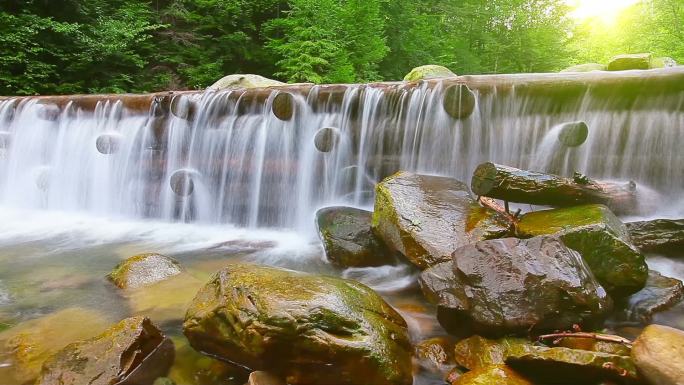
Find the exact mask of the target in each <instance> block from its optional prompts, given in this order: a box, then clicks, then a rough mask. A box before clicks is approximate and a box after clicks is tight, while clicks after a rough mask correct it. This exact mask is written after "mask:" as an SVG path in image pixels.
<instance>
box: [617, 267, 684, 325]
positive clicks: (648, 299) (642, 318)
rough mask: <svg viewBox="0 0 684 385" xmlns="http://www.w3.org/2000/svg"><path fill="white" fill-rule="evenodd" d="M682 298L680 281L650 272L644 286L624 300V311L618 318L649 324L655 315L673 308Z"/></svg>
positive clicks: (683, 287)
mask: <svg viewBox="0 0 684 385" xmlns="http://www.w3.org/2000/svg"><path fill="white" fill-rule="evenodd" d="M683 298H684V284H682V281H680V280H678V279H675V278H670V277H666V276H664V275H662V274H660V273H658V272H657V271H653V270H650V271H649V272H648V280H647V281H646V286H645V287H644V288H643V289H641V290H639V291H638V292H636V293H634V294H632V295H631V296H629V297H627V298H626V304H625V309H624V310H623V312H622V314H621V315H620V316H619V318H621V319H623V320H627V321H632V322H639V323H649V322H650V321H651V320H652V319H653V315H654V314H655V313H657V312H660V311H664V310H667V309H669V308H671V307H673V306H675V305H676V304H678V303H679V302H681V301H682V299H683Z"/></svg>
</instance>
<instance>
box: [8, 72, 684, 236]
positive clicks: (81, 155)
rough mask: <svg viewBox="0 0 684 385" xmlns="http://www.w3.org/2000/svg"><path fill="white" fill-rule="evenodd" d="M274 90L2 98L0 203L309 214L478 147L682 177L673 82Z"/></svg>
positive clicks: (599, 169)
mask: <svg viewBox="0 0 684 385" xmlns="http://www.w3.org/2000/svg"><path fill="white" fill-rule="evenodd" d="M278 92H280V91H276V90H274V91H272V92H271V93H270V94H269V95H268V97H267V98H266V99H265V100H264V101H263V102H262V103H259V102H258V101H256V100H243V99H242V98H241V97H240V95H239V94H237V95H236V93H235V92H232V93H231V92H230V91H226V92H206V93H204V94H192V95H183V96H181V95H179V96H176V98H180V100H179V101H178V103H193V104H194V105H195V110H196V111H195V114H194V116H193V117H192V118H193V119H184V118H179V117H177V116H175V115H173V114H169V113H168V112H164V111H160V110H163V108H161V107H160V106H158V105H155V103H152V105H151V107H150V112H149V113H148V114H140V113H134V112H132V111H129V110H128V109H127V108H126V107H125V106H124V105H123V104H122V103H121V102H120V101H119V102H113V101H101V102H98V103H97V106H96V108H95V109H94V111H90V112H89V111H86V110H84V109H81V108H78V107H76V106H75V105H73V104H67V105H66V106H64V107H63V108H62V109H61V110H59V109H57V107H56V106H55V105H52V104H48V103H43V102H41V101H39V100H37V99H23V100H21V101H18V100H12V99H9V100H5V101H2V102H0V103H1V104H0V114H1V115H0V122H2V123H1V124H0V131H2V132H3V138H5V139H3V144H4V145H3V158H2V164H0V167H1V168H0V171H1V174H0V188H1V195H0V204H2V205H5V206H18V207H25V208H33V209H40V210H67V211H74V210H76V211H85V212H91V213H95V214H98V215H105V216H126V217H132V218H159V219H163V220H169V221H177V220H181V221H196V222H201V223H214V224H222V223H228V224H236V225H239V226H249V227H259V226H274V227H281V228H292V229H298V230H303V229H306V230H311V229H312V227H311V226H312V225H311V223H312V213H313V212H314V211H315V209H316V208H318V207H321V206H325V205H331V204H348V205H355V206H369V205H371V204H372V191H373V183H375V182H377V181H378V180H380V179H381V178H382V177H384V176H386V175H388V174H389V173H392V172H394V171H396V170H399V169H404V170H411V171H418V172H424V173H431V174H441V175H449V176H454V177H456V178H459V179H461V180H465V181H468V180H469V177H470V175H471V172H472V170H473V169H474V168H475V167H476V166H477V164H479V163H481V162H484V161H494V162H497V163H502V164H508V165H512V166H515V167H520V168H525V169H535V170H541V171H550V172H557V173H561V174H565V175H568V174H572V172H573V171H575V170H578V171H581V172H583V173H586V174H588V175H590V176H591V177H594V178H611V179H628V180H634V181H635V182H636V183H637V184H638V185H640V186H643V187H644V188H646V187H647V186H650V187H652V188H654V189H655V190H657V191H659V192H660V193H662V194H665V196H669V198H670V199H669V201H672V199H674V198H675V197H676V196H677V194H678V190H680V189H681V187H682V183H684V168H683V167H677V166H676V165H682V164H684V155H682V153H681V151H679V143H681V142H682V140H684V93H682V92H679V93H675V94H672V93H669V94H663V95H656V96H653V95H648V96H644V97H637V98H636V100H634V101H633V106H638V108H626V109H616V108H615V107H614V106H610V105H609V104H611V103H613V102H614V100H613V98H614V97H618V96H619V95H618V94H615V95H612V96H611V95H608V96H605V95H604V96H601V95H599V96H597V95H594V94H592V92H591V89H590V88H587V90H586V91H585V92H584V95H583V96H582V97H581V98H579V99H577V100H576V101H574V102H572V103H568V104H567V105H564V104H560V105H559V102H558V101H557V100H554V99H553V98H547V99H545V98H543V97H542V98H540V97H534V96H526V95H522V96H519V95H517V93H516V90H515V89H513V90H512V91H511V90H508V92H505V93H503V92H502V93H500V92H498V90H497V89H496V88H495V89H494V91H493V92H487V93H479V94H478V90H475V92H476V96H477V103H476V106H475V111H474V113H473V114H472V115H471V116H470V117H468V118H466V119H455V118H453V117H451V116H450V115H449V114H448V113H447V112H446V111H445V109H444V108H443V107H442V99H443V97H444V87H443V85H442V84H441V83H439V84H437V85H435V86H432V87H430V86H428V84H427V83H424V84H422V85H421V86H419V87H415V88H414V87H406V86H405V85H402V84H391V85H378V86H374V85H367V86H350V87H348V88H347V89H346V91H345V92H344V94H343V97H342V100H341V102H337V103H335V102H334V101H333V100H332V98H330V97H329V98H328V99H325V98H321V97H320V95H319V94H320V89H319V88H318V87H313V88H311V89H310V91H309V92H308V94H307V95H305V96H300V95H297V96H296V97H295V106H296V108H295V113H294V117H293V118H292V119H290V120H289V121H284V120H280V119H279V118H277V117H276V116H274V114H273V113H272V108H271V107H272V103H273V99H274V96H275V95H277V94H278ZM164 114H166V116H165V115H164ZM574 120H583V121H585V122H586V123H587V124H588V126H589V129H590V132H589V138H588V141H587V143H586V144H584V145H583V146H581V147H579V148H564V147H562V146H559V145H558V144H557V141H556V140H555V138H554V136H555V135H556V133H554V132H553V130H552V129H553V127H554V126H556V125H557V124H559V123H563V122H567V121H574ZM325 127H332V128H334V131H333V134H331V135H333V136H334V140H333V139H331V140H333V142H334V143H333V147H334V148H331V149H329V150H330V151H329V152H320V151H319V150H318V149H317V148H316V146H315V145H314V137H315V135H316V132H317V131H318V130H319V129H321V128H325ZM107 134H112V135H113V137H114V138H116V141H117V145H116V146H115V147H116V151H111V153H109V154H101V153H99V152H98V151H97V148H96V142H97V140H98V137H101V136H102V135H107ZM546 134H549V136H547V138H546V139H544V138H545V135H546ZM179 172H180V174H179ZM174 173H176V174H175V175H176V176H175V177H174ZM174 183H176V184H177V183H191V184H192V186H191V187H192V188H191V189H190V190H191V191H186V192H185V193H182V194H178V193H177V192H178V191H176V192H174V189H173V188H172V187H173V185H174ZM668 207H670V208H672V205H671V204H670V205H668ZM679 209H681V205H680V206H679Z"/></svg>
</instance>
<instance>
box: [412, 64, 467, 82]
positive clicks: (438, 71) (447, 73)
mask: <svg viewBox="0 0 684 385" xmlns="http://www.w3.org/2000/svg"><path fill="white" fill-rule="evenodd" d="M454 76H456V74H455V73H453V72H451V70H449V69H448V68H446V67H443V66H440V65H432V64H431V65H424V66H420V67H416V68H414V69H412V70H411V72H409V73H408V74H406V76H404V80H405V81H407V82H415V81H418V80H428V79H439V78H450V77H454Z"/></svg>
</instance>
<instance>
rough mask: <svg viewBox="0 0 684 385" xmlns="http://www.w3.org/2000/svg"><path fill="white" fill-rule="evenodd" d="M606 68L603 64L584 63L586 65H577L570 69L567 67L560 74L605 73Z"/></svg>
mask: <svg viewBox="0 0 684 385" xmlns="http://www.w3.org/2000/svg"><path fill="white" fill-rule="evenodd" d="M606 69H607V68H606V66H605V65H604V64H598V63H586V64H577V65H574V66H571V67H568V68H566V69H564V70H562V71H561V72H593V71H605V70H606Z"/></svg>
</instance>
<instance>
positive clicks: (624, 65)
mask: <svg viewBox="0 0 684 385" xmlns="http://www.w3.org/2000/svg"><path fill="white" fill-rule="evenodd" d="M651 59H652V55H651V54H650V53H638V54H630V55H617V56H614V57H613V58H612V59H610V62H609V63H608V71H627V70H647V69H650V68H651Z"/></svg>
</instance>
